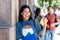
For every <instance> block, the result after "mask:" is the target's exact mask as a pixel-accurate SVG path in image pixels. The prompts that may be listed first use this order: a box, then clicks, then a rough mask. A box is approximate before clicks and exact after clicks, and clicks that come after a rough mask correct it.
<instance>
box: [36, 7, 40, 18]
mask: <svg viewBox="0 0 60 40" xmlns="http://www.w3.org/2000/svg"><path fill="white" fill-rule="evenodd" d="M40 11H41V9H40V8H36V11H35V18H37V16H38V15H39V14H40Z"/></svg>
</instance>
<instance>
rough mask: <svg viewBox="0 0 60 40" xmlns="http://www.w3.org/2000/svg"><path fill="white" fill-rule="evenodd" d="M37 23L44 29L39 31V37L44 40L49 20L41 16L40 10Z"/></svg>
mask: <svg viewBox="0 0 60 40" xmlns="http://www.w3.org/2000/svg"><path fill="white" fill-rule="evenodd" d="M35 22H39V25H40V26H41V28H42V29H41V30H38V35H39V36H40V37H41V38H42V39H40V40H44V35H45V31H46V25H47V19H46V18H45V17H42V16H41V9H40V8H36V13H35ZM37 25H38V23H36V26H37ZM37 27H38V26H37Z"/></svg>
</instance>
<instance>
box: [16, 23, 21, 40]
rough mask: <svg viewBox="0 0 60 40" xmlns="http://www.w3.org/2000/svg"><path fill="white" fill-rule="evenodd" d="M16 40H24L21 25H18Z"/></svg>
mask: <svg viewBox="0 0 60 40" xmlns="http://www.w3.org/2000/svg"><path fill="white" fill-rule="evenodd" d="M16 40H22V34H21V25H20V24H19V23H16Z"/></svg>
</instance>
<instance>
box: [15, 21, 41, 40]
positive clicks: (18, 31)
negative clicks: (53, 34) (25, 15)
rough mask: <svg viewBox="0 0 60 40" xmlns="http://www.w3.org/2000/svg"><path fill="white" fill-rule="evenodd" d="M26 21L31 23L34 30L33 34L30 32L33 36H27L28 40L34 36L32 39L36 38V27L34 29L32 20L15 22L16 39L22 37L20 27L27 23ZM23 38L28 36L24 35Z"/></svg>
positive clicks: (35, 39)
mask: <svg viewBox="0 0 60 40" xmlns="http://www.w3.org/2000/svg"><path fill="white" fill-rule="evenodd" d="M27 22H29V24H31V26H32V29H33V31H34V34H32V35H33V36H32V35H30V36H29V38H30V39H29V40H33V38H34V37H35V38H34V40H37V37H36V29H35V25H34V21H33V20H29V21H23V22H17V23H16V40H19V39H22V38H23V37H24V36H23V35H22V28H23V26H24V24H28V23H27ZM38 26H39V25H38ZM40 29H41V27H40ZM25 38H28V36H26V37H24V38H23V39H25ZM25 40H27V39H25Z"/></svg>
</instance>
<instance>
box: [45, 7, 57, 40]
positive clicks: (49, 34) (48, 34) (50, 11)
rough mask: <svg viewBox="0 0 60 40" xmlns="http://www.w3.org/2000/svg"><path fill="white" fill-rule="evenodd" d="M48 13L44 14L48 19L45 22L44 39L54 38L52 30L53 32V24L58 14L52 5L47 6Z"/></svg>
mask: <svg viewBox="0 0 60 40" xmlns="http://www.w3.org/2000/svg"><path fill="white" fill-rule="evenodd" d="M47 9H48V14H47V15H46V16H45V17H46V18H47V19H48V22H47V25H48V26H47V28H46V35H45V40H54V39H53V36H54V32H55V28H56V26H55V24H56V22H58V16H57V15H56V14H55V13H54V8H53V7H52V6H49V7H48V8H47Z"/></svg>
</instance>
